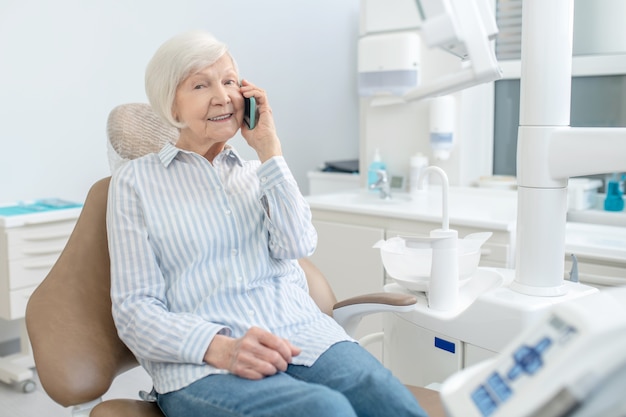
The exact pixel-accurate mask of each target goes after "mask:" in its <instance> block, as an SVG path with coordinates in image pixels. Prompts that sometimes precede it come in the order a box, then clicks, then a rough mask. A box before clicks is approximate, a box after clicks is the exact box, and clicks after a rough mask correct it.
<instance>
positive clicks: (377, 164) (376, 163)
mask: <svg viewBox="0 0 626 417" xmlns="http://www.w3.org/2000/svg"><path fill="white" fill-rule="evenodd" d="M386 170H387V165H386V164H385V163H384V162H383V161H382V158H381V157H380V151H379V150H378V148H376V151H375V152H374V159H372V162H371V163H370V166H369V168H368V170H367V188H368V189H370V190H371V186H372V185H373V184H376V182H378V173H377V172H378V171H386ZM374 191H375V190H374Z"/></svg>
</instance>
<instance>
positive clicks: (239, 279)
mask: <svg viewBox="0 0 626 417" xmlns="http://www.w3.org/2000/svg"><path fill="white" fill-rule="evenodd" d="M235 279H236V280H237V282H241V281H243V277H241V276H239V277H237V278H235Z"/></svg>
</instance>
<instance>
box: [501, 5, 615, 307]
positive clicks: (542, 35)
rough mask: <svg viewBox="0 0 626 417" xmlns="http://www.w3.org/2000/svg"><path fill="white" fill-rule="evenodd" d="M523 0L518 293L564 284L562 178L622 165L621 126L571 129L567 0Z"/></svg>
mask: <svg viewBox="0 0 626 417" xmlns="http://www.w3.org/2000/svg"><path fill="white" fill-rule="evenodd" d="M549 3H550V4H548V3H546V2H545V1H542V0H525V1H524V3H523V9H522V12H523V14H522V77H521V87H520V93H521V96H520V126H519V133H518V147H517V183H518V211H517V243H516V262H515V265H516V267H515V268H516V277H515V281H514V282H513V284H512V285H511V287H512V288H513V289H514V290H516V291H518V292H521V293H524V294H529V295H538V296H558V295H562V294H564V293H565V292H566V286H565V285H564V280H563V276H564V262H563V255H564V253H565V224H566V216H567V181H568V178H569V177H570V176H578V175H589V174H599V173H606V172H621V171H625V170H626V159H625V158H624V155H626V128H571V127H569V124H570V97H571V74H572V43H573V41H572V39H573V31H572V28H573V12H574V5H573V0H554V1H551V2H549Z"/></svg>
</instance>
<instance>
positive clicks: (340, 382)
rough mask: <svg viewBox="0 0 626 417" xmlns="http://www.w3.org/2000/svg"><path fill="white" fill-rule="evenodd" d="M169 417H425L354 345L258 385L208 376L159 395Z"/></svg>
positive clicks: (373, 360)
mask: <svg viewBox="0 0 626 417" xmlns="http://www.w3.org/2000/svg"><path fill="white" fill-rule="evenodd" d="M158 403H159V407H161V409H162V410H163V412H164V413H165V415H166V416H167V417H200V416H202V417H356V416H358V417H396V416H398V417H418V416H419V417H425V416H426V413H425V412H424V410H423V409H422V408H421V407H420V406H419V404H418V403H417V401H416V400H415V398H414V397H413V395H412V394H411V393H410V392H409V391H408V390H407V389H406V388H405V387H404V386H403V385H402V383H400V381H398V380H397V379H396V378H395V377H394V376H392V375H391V373H390V372H389V371H388V370H387V369H386V368H385V367H383V366H382V365H381V364H380V362H378V360H376V358H374V357H373V356H371V355H370V354H369V353H368V352H367V351H366V350H365V349H363V348H362V347H361V346H359V345H357V344H356V343H352V342H341V343H337V344H335V345H333V346H332V347H331V348H330V349H328V351H326V352H325V353H324V354H323V355H322V356H320V358H319V359H318V360H317V361H316V362H315V363H314V364H313V366H311V367H307V366H302V365H290V366H289V368H288V369H287V371H286V372H284V373H279V374H276V375H273V376H270V377H267V378H264V379H261V380H255V381H253V380H247V379H243V378H239V377H237V376H234V375H230V374H224V375H220V374H215V375H209V376H207V377H205V378H203V379H201V380H199V381H196V382H194V383H193V384H191V385H189V386H188V387H185V388H183V389H180V390H178V391H173V392H170V393H167V394H159V395H158Z"/></svg>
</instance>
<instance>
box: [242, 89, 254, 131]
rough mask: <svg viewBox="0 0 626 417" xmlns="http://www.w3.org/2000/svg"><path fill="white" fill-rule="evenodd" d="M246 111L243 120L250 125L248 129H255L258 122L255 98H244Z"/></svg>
mask: <svg viewBox="0 0 626 417" xmlns="http://www.w3.org/2000/svg"><path fill="white" fill-rule="evenodd" d="M244 101H245V105H246V109H245V110H244V113H243V120H244V121H245V122H246V125H248V129H254V128H255V127H256V122H257V113H256V99H255V98H254V97H250V98H246V97H244Z"/></svg>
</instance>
